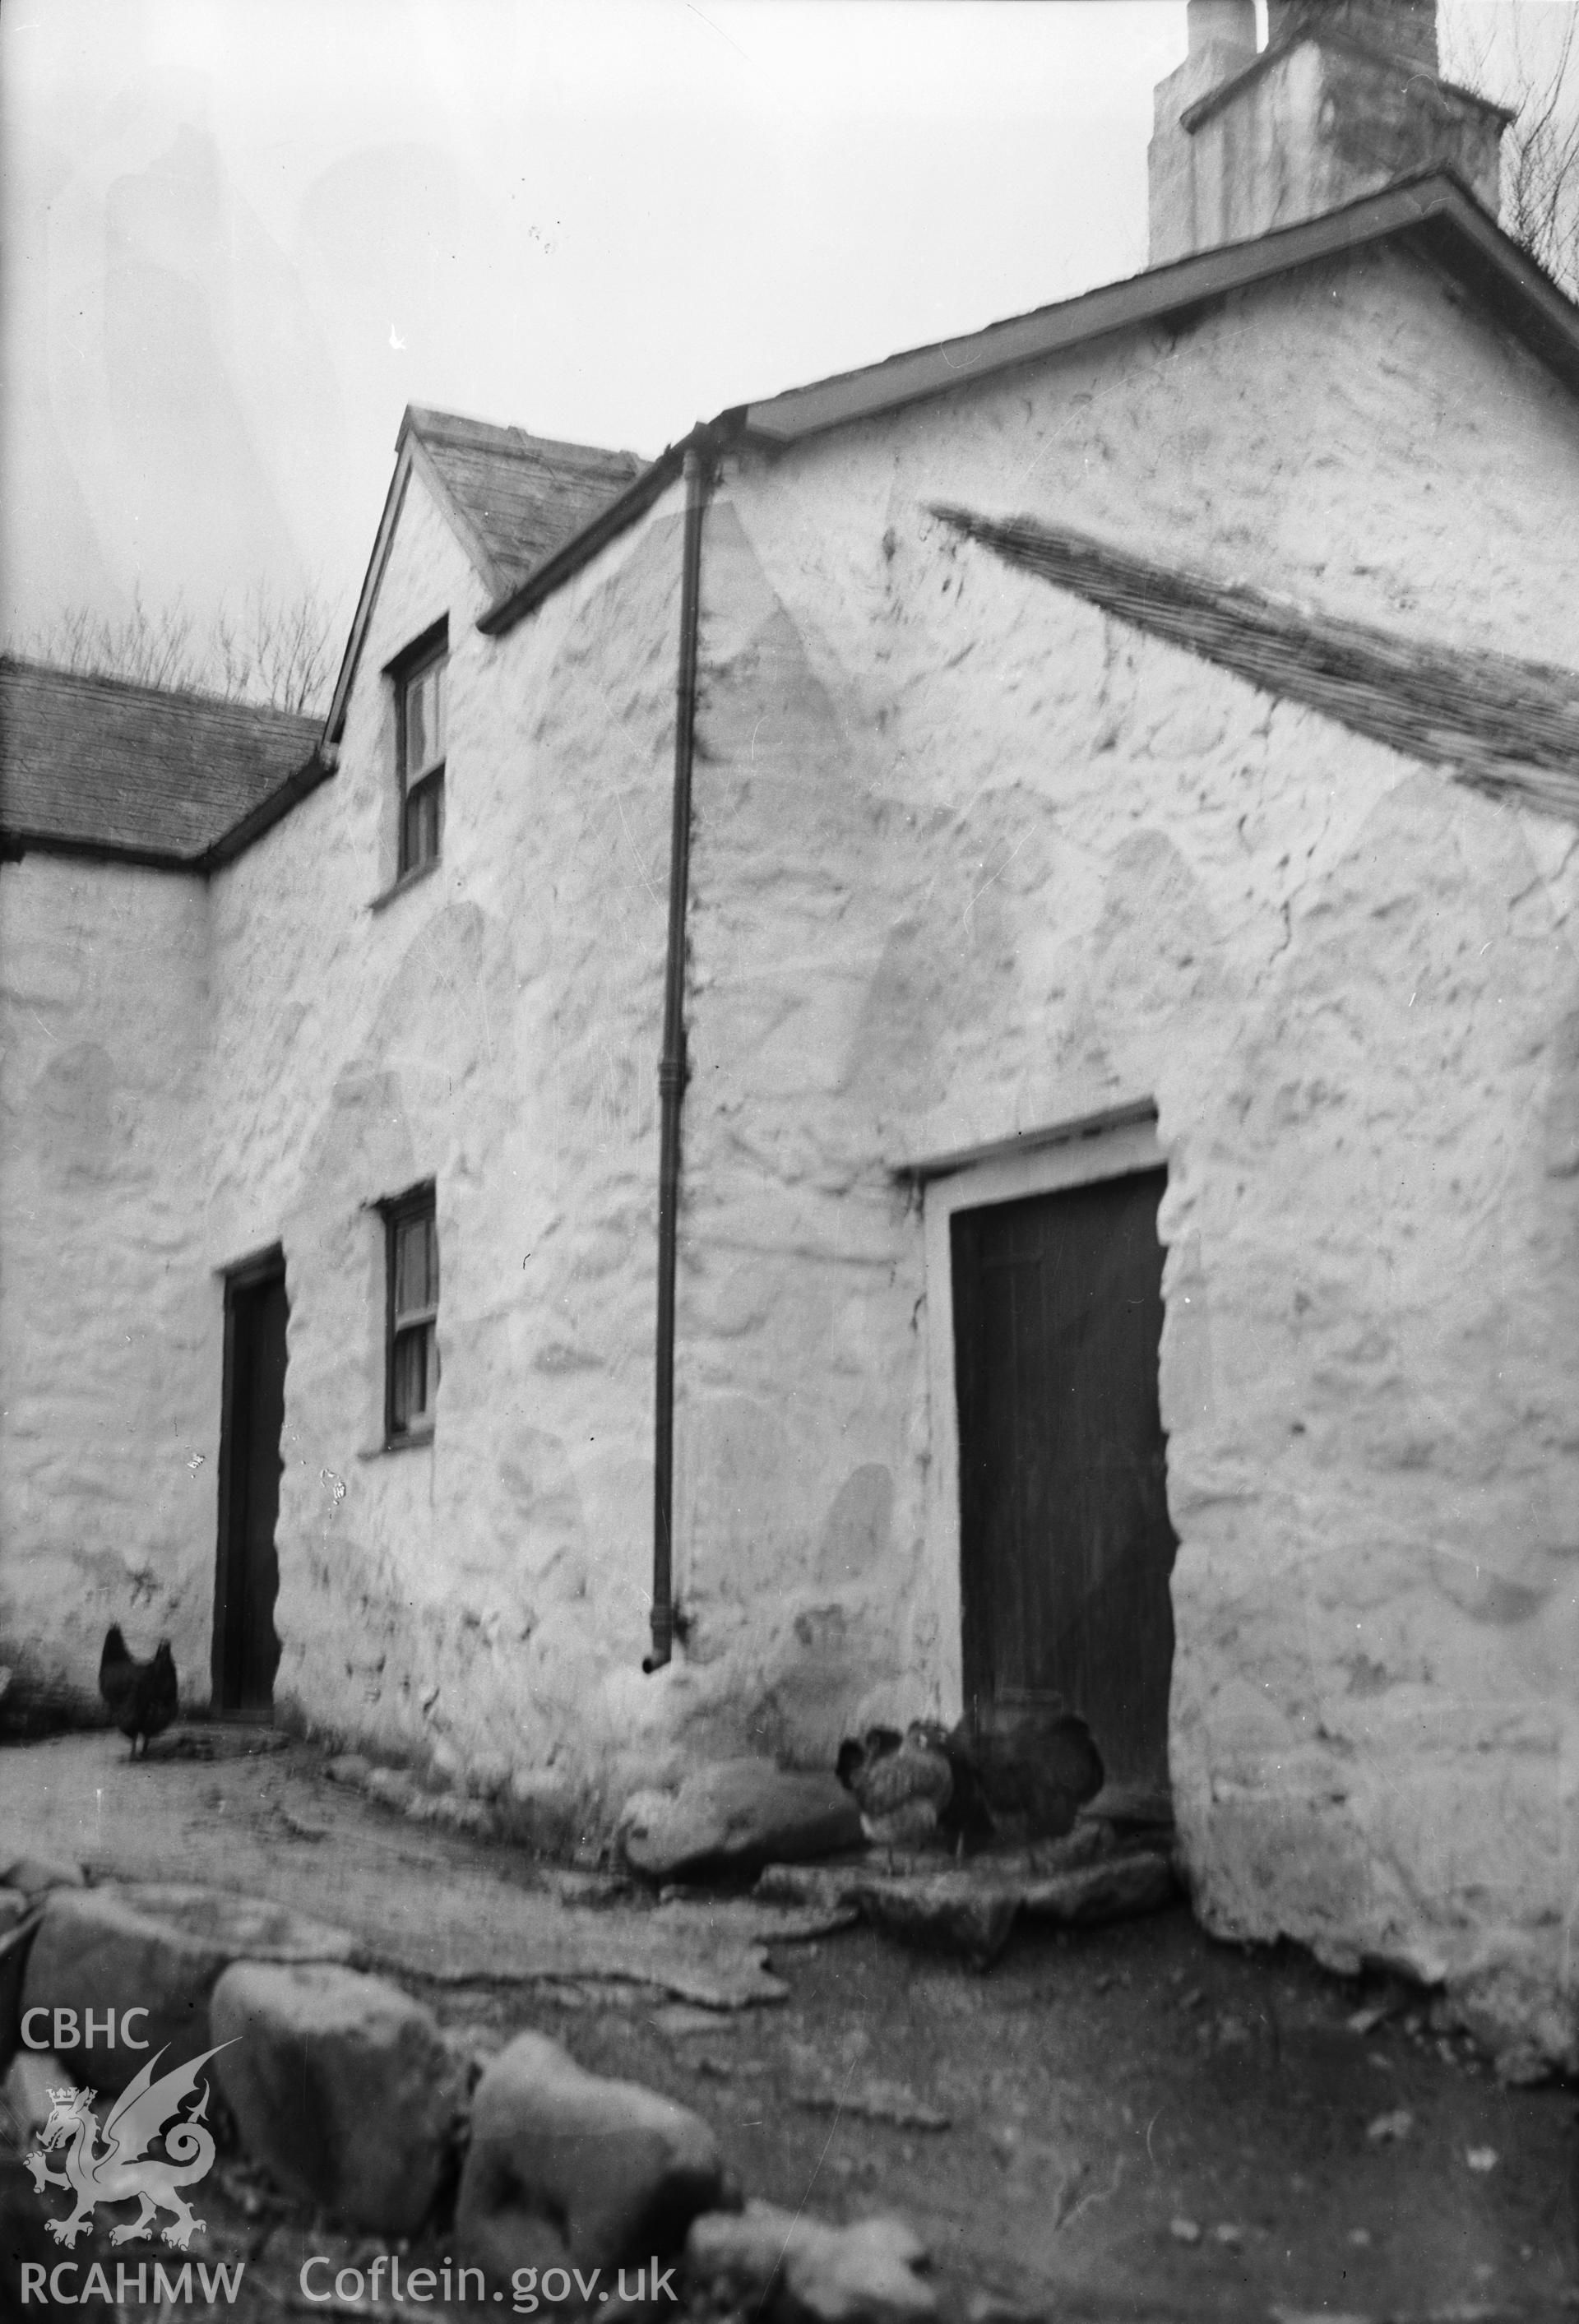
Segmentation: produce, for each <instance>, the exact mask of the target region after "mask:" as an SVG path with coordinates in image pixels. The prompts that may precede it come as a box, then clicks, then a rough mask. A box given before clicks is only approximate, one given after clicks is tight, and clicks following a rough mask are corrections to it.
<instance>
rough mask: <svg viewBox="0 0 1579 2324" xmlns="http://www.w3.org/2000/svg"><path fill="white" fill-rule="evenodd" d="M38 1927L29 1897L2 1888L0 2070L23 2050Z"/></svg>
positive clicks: (0, 1916) (0, 1928)
mask: <svg viewBox="0 0 1579 2324" xmlns="http://www.w3.org/2000/svg"><path fill="white" fill-rule="evenodd" d="M13 1904H14V1906H15V1907H16V1909H15V1911H12V1910H11V1909H10V1908H11V1906H12V1905H13ZM37 1925H38V1914H36V1913H35V1912H34V1911H33V1910H32V1907H31V1906H30V1905H29V1904H28V1901H27V1898H26V1897H25V1896H23V1895H18V1894H17V1893H16V1892H15V1891H14V1890H12V1889H9V1888H0V2071H3V2070H4V2069H5V2067H6V2066H7V2065H9V2063H10V2061H11V2060H12V2059H13V2057H14V2055H15V2054H16V2052H17V2051H18V2050H20V2049H21V2047H22V1981H23V1978H24V1977H25V1975H26V1973H27V1956H28V1952H29V1950H30V1948H31V1947H32V1941H33V1933H34V1931H35V1929H36V1928H37Z"/></svg>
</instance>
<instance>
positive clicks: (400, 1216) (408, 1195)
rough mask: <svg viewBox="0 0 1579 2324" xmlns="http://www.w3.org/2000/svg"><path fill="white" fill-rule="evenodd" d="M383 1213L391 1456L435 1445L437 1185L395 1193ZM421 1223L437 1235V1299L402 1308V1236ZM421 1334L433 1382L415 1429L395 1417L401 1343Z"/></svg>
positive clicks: (386, 1414) (386, 1435) (386, 1421)
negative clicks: (402, 1449)
mask: <svg viewBox="0 0 1579 2324" xmlns="http://www.w3.org/2000/svg"><path fill="white" fill-rule="evenodd" d="M378 1208H379V1211H380V1213H381V1215H382V1217H383V1282H384V1325H383V1441H384V1447H385V1450H386V1451H387V1450H391V1449H392V1448H396V1447H399V1446H401V1445H404V1444H429V1443H432V1441H433V1435H434V1431H435V1427H436V1424H437V1419H438V1396H439V1296H440V1293H441V1291H442V1287H443V1277H442V1274H441V1273H440V1268H439V1211H438V1184H437V1181H436V1180H434V1179H432V1178H425V1179H423V1180H422V1181H421V1182H420V1184H419V1185H415V1186H408V1187H407V1188H406V1189H405V1192H404V1193H403V1194H392V1195H391V1196H389V1198H388V1199H387V1200H386V1201H384V1202H382V1203H380V1204H379V1205H378ZM418 1220H421V1221H424V1222H426V1223H427V1224H428V1225H429V1227H430V1229H431V1231H432V1246H431V1248H432V1264H433V1275H434V1282H433V1285H432V1291H433V1296H432V1299H431V1300H430V1301H429V1302H428V1303H427V1304H426V1305H423V1306H422V1307H420V1308H406V1309H401V1308H399V1307H397V1305H396V1300H397V1296H398V1286H399V1281H400V1239H401V1235H402V1231H403V1230H404V1229H406V1228H408V1227H410V1226H411V1224H412V1223H413V1222H416V1221H418ZM419 1331H420V1332H425V1333H428V1334H429V1340H428V1360H429V1362H430V1364H431V1367H432V1379H431V1386H430V1388H429V1397H428V1402H427V1405H426V1406H425V1408H424V1414H423V1416H422V1417H421V1418H420V1419H419V1420H418V1422H417V1423H416V1425H414V1426H413V1425H411V1422H409V1421H404V1420H402V1419H400V1418H399V1417H398V1416H397V1414H396V1410H395V1405H396V1396H395V1385H396V1379H397V1377H398V1375H397V1371H396V1358H397V1353H398V1350H399V1347H400V1343H401V1342H402V1340H404V1339H408V1338H410V1337H411V1335H412V1334H413V1333H417V1332H419Z"/></svg>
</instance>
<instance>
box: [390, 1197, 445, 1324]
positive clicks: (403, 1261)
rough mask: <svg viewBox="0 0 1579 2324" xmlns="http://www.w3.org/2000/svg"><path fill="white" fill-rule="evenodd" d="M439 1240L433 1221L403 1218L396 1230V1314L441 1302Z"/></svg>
mask: <svg viewBox="0 0 1579 2324" xmlns="http://www.w3.org/2000/svg"><path fill="white" fill-rule="evenodd" d="M438 1259H439V1239H438V1236H437V1234H436V1233H435V1231H434V1225H433V1221H432V1220H431V1219H428V1218H421V1219H402V1222H401V1223H400V1224H399V1226H397V1227H396V1229H395V1314H396V1315H397V1316H399V1315H409V1314H411V1313H412V1311H413V1310H414V1309H420V1308H424V1307H436V1306H437V1305H438V1304H439V1266H438Z"/></svg>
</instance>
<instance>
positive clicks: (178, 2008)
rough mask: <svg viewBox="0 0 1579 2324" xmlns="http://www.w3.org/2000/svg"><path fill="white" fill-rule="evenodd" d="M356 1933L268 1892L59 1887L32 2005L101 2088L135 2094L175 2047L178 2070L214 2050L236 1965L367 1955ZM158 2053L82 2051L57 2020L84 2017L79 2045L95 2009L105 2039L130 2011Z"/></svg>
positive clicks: (35, 1950) (28, 1999)
mask: <svg viewBox="0 0 1579 2324" xmlns="http://www.w3.org/2000/svg"><path fill="white" fill-rule="evenodd" d="M358 1954H359V1948H358V1946H357V1944H356V1940H355V1938H353V1937H351V1936H349V1935H348V1934H347V1933H346V1931H345V1930H344V1929H331V1928H328V1927H326V1926H325V1925H324V1924H323V1923H322V1922H319V1921H310V1920H309V1919H307V1918H306V1916H305V1915H304V1914H300V1913H291V1912H288V1911H286V1909H285V1908H284V1907H283V1906H282V1905H279V1904H267V1903H265V1902H264V1900H263V1898H262V1897H258V1896H238V1895H233V1894H231V1893H230V1892H229V1891H227V1890H225V1889H219V1888H192V1887H156V1886H129V1887H125V1888H111V1887H104V1888H55V1889H52V1890H51V1892H50V1896H49V1900H48V1902H47V1904H45V1907H44V1917H43V1920H42V1923H41V1925H40V1928H39V1931H38V1934H37V1935H36V1936H35V1937H34V1939H33V1941H32V1951H31V1953H30V1954H29V1956H28V1963H27V1973H26V1977H25V1978H24V1980H23V1996H22V1999H23V2009H24V2010H25V2009H32V2008H33V2007H35V2006H36V2007H39V2008H46V2009H48V2010H50V2011H51V2030H52V2031H53V2032H54V2033H55V2034H56V2035H57V2039H56V2045H55V2046H56V2047H57V2049H59V2050H60V2054H61V2055H62V2057H64V2058H65V2059H66V2061H67V2064H68V2066H69V2069H70V2071H71V2073H72V2074H73V2075H74V2076H76V2077H77V2079H78V2080H82V2081H85V2082H91V2083H92V2084H93V2086H94V2088H95V2089H98V2090H120V2089H125V2086H126V2084H127V2083H128V2082H129V2081H130V2080H131V2079H132V2077H133V2075H134V2073H136V2072H137V2070H138V2069H139V2068H140V2067H141V2066H143V2065H145V2064H146V2063H147V2061H148V2060H149V2059H150V2058H151V2057H152V2056H153V2055H154V2053H155V2052H157V2051H159V2050H161V2049H162V2048H163V2047H164V2046H165V2045H166V2044H167V2043H169V2044H170V2045H171V2047H172V2050H173V2054H172V2055H171V2057H170V2058H169V2059H167V2060H166V2061H165V2062H166V2065H167V2067H168V2066H173V2065H176V2064H178V2063H179V2062H180V2060H182V2059H183V2058H190V2057H195V2056H196V2054H197V2052H199V2050H207V2049H208V2048H210V2047H211V2046H212V2043H213V2040H214V2037H213V2035H212V2034H211V2033H210V2032H209V2030H208V1997H209V1995H210V1994H211V1993H212V1992H213V1990H214V1987H215V1985H216V1983H217V1980H218V1978H219V1975H220V1972H221V1970H223V1969H227V1968H228V1967H229V1965H230V1963H231V1962H232V1961H233V1960H272V1961H314V1960H317V1961H338V1962H341V1963H346V1962H349V1961H351V1960H355V1959H356V1958H357V1957H358ZM128 2009H129V2010H133V2011H136V2010H139V2009H141V2010H144V2011H146V2013H147V2015H146V2016H145V2017H143V2018H141V2019H134V2024H135V2025H136V2034H135V2036H134V2038H135V2039H137V2040H139V2041H141V2040H143V2039H145V2040H146V2043H147V2047H146V2049H141V2048H125V2047H119V2046H116V2047H106V2044H105V2043H104V2041H103V2039H102V2038H99V2039H97V2040H95V2042H94V2043H93V2046H92V2047H91V2048H90V2049H89V2048H85V2047H82V2046H76V2047H73V2046H71V2044H70V2043H69V2042H63V2041H61V2040H60V2039H59V2038H58V2037H59V2034H60V2027H59V2026H57V2025H55V2024H54V2017H53V2013H55V2012H57V2011H61V2010H65V2011H69V2012H72V2013H74V2015H75V2018H76V2023H77V2026H78V2043H80V2036H81V2033H82V2032H83V2031H84V2030H85V2021H86V2017H87V2014H88V2011H89V2010H91V2011H92V2012H93V2015H94V2017H95V2019H96V2020H97V2029H98V2030H99V2032H100V2033H101V2036H102V2028H103V2023H104V2018H105V2015H106V2012H108V2011H110V2010H113V2011H114V2012H115V2024H116V2031H117V2033H119V2031H120V2028H121V2024H122V2022H123V2014H124V2013H125V2011H126V2010H128Z"/></svg>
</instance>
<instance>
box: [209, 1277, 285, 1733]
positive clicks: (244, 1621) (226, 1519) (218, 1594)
mask: <svg viewBox="0 0 1579 2324" xmlns="http://www.w3.org/2000/svg"><path fill="white" fill-rule="evenodd" d="M289 1313H290V1310H289V1308H288V1306H287V1305H286V1299H285V1261H284V1259H283V1257H282V1254H281V1253H280V1252H279V1251H272V1252H271V1253H270V1254H269V1255H268V1257H267V1258H265V1259H259V1260H256V1261H254V1263H253V1264H252V1265H250V1266H248V1267H245V1268H238V1269H237V1270H236V1272H235V1274H234V1275H232V1276H229V1277H227V1278H226V1285H225V1388H224V1397H225V1402H224V1411H223V1421H222V1428H221V1434H220V1438H219V1558H218V1568H217V1575H216V1580H215V1586H214V1708H215V1709H216V1711H222V1712H226V1713H228V1714H229V1715H230V1716H232V1717H233V1718H242V1719H266V1718H267V1717H268V1715H269V1712H270V1711H271V1710H272V1707H273V1701H274V1673H275V1671H276V1669H277V1668H278V1667H279V1662H280V1641H279V1639H278V1638H277V1637H275V1635H274V1596H275V1592H276V1590H277V1589H278V1586H279V1580H280V1568H279V1563H278V1562H277V1560H276V1558H275V1554H274V1525H275V1520H276V1519H277V1517H279V1514H280V1471H281V1467H282V1462H281V1458H280V1431H281V1427H282V1424H283V1421H284V1417H285V1321H286V1317H287V1315H288V1314H289Z"/></svg>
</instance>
